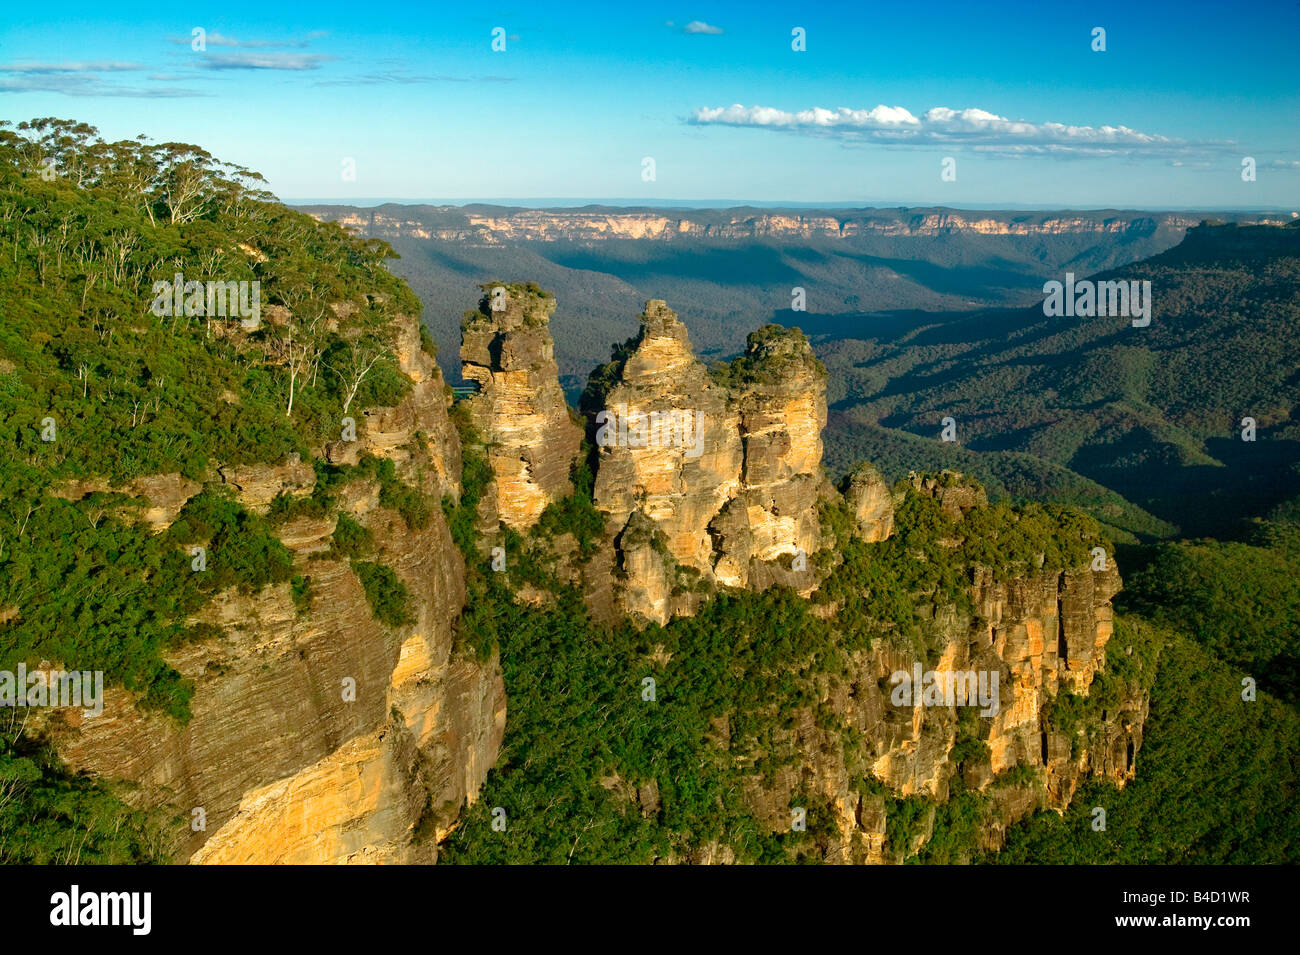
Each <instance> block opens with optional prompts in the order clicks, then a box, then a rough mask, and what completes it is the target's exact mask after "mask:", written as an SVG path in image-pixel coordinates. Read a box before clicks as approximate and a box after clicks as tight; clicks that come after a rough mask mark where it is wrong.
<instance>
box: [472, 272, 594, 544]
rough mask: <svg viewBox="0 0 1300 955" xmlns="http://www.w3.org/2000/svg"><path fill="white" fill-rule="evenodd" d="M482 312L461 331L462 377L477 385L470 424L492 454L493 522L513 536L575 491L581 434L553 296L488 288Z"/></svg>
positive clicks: (488, 503)
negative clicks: (556, 332) (564, 384)
mask: <svg viewBox="0 0 1300 955" xmlns="http://www.w3.org/2000/svg"><path fill="white" fill-rule="evenodd" d="M483 290H484V292H485V294H484V296H483V300H482V302H481V303H480V305H479V308H478V310H477V311H474V312H470V313H468V314H467V315H466V316H465V319H464V321H463V323H462V325H461V347H460V357H461V362H462V369H463V373H464V376H465V378H466V379H467V380H468V381H472V382H475V383H476V384H477V385H478V394H477V395H475V396H473V397H472V398H470V399H469V401H468V406H469V411H470V418H471V420H472V421H473V423H474V426H475V428H476V429H477V431H478V433H479V435H480V436H481V438H482V440H483V443H484V445H485V447H486V449H487V456H488V464H489V466H490V467H491V469H492V483H491V485H490V487H489V488H488V490H487V493H486V494H485V495H484V499H483V508H484V510H485V511H486V516H487V519H488V521H489V523H495V521H496V520H500V521H501V522H502V523H503V524H505V525H506V526H507V527H510V528H512V529H513V530H527V529H528V528H529V527H532V526H533V525H534V524H535V523H537V519H538V518H539V517H540V516H541V514H542V511H544V510H545V509H546V505H547V504H549V503H551V502H552V501H555V500H558V499H559V498H562V497H564V496H565V495H567V494H568V493H569V491H570V489H571V488H570V485H569V471H570V468H571V467H572V465H573V460H574V457H575V456H576V455H577V453H578V446H579V445H580V444H581V442H582V430H581V429H580V428H579V427H578V426H577V425H576V424H574V423H573V422H572V421H571V420H570V419H569V410H568V406H567V405H566V404H565V401H564V392H563V391H562V390H561V389H560V382H559V378H558V369H557V366H556V364H555V344H554V342H553V341H552V339H551V332H550V328H549V327H548V326H549V323H550V317H551V313H552V312H553V311H554V310H555V299H554V297H553V296H551V295H548V294H546V293H543V292H541V291H540V290H539V289H538V288H537V287H536V286H529V285H518V284H514V285H508V286H506V285H497V286H493V285H484V286H483Z"/></svg>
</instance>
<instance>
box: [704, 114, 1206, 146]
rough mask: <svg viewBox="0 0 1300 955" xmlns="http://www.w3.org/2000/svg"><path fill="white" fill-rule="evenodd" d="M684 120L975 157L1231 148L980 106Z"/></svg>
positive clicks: (745, 115)
mask: <svg viewBox="0 0 1300 955" xmlns="http://www.w3.org/2000/svg"><path fill="white" fill-rule="evenodd" d="M689 121H690V122H691V123H693V124H695V125H699V126H748V127H756V128H759V129H778V130H785V131H788V132H797V133H805V134H809V135H821V136H833V137H836V138H840V139H843V140H848V141H861V142H873V143H882V144H886V145H895V146H965V147H969V148H971V149H972V150H976V151H980V152H1001V153H1005V154H1008V155H1026V154H1036V153H1047V154H1058V155H1067V154H1068V155H1080V156H1083V155H1097V156H1101V155H1114V154H1117V153H1131V152H1137V151H1142V152H1153V153H1160V152H1165V153H1177V152H1184V151H1196V150H1204V149H1207V148H1218V147H1222V146H1226V145H1229V144H1228V143H1189V142H1187V141H1185V140H1181V139H1174V138H1170V137H1168V136H1161V135H1158V134H1155V133H1145V132H1141V131H1139V130H1136V129H1131V128H1130V127H1128V126H1110V125H1106V126H1076V125H1071V124H1067V123H1053V122H1047V123H1032V122H1029V121H1027V120H1013V119H1008V118H1006V117H1005V116H999V115H997V114H996V113H990V112H988V111H987V110H983V109H949V108H948V107H946V106H936V107H934V108H933V109H929V110H926V111H925V112H924V113H922V114H921V115H920V116H916V115H914V114H913V113H912V112H910V111H909V110H907V109H906V108H904V107H902V106H884V105H880V106H876V107H875V108H874V109H849V108H847V107H843V106H841V107H839V108H837V109H825V108H822V107H813V108H811V109H804V110H799V111H798V112H793V113H792V112H787V111H785V110H780V109H775V108H773V107H769V106H742V105H740V104H736V105H733V106H722V107H707V106H703V107H700V108H699V109H696V110H695V111H694V112H693V113H692V114H691V117H690V120H689Z"/></svg>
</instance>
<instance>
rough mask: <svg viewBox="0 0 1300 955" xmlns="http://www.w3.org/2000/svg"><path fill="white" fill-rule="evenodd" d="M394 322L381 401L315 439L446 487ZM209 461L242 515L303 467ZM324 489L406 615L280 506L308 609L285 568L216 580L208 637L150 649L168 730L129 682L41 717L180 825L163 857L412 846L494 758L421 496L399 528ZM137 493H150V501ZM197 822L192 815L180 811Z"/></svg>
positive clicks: (434, 409) (355, 489)
mask: <svg viewBox="0 0 1300 955" xmlns="http://www.w3.org/2000/svg"><path fill="white" fill-rule="evenodd" d="M394 331H395V341H396V342H397V346H396V349H395V353H396V358H397V361H398V364H399V367H400V368H401V370H402V372H403V373H404V374H406V375H407V376H408V378H410V379H411V381H412V383H413V387H412V389H411V392H410V393H409V394H408V395H407V397H406V398H405V399H404V400H403V401H402V403H401V404H400V405H398V406H396V407H393V408H377V409H369V411H368V413H367V414H366V416H365V419H364V421H363V422H361V427H359V429H358V437H357V441H356V442H350V444H354V445H355V447H346V448H345V447H341V446H336V447H335V451H336V452H337V456H340V457H343V458H344V459H346V458H347V457H352V458H354V459H355V457H356V456H358V455H359V454H360V453H362V452H366V453H369V454H372V455H376V456H379V457H387V458H389V459H390V460H392V461H393V462H394V465H395V469H396V472H397V474H398V475H399V477H400V478H401V479H403V480H405V481H407V483H408V484H411V485H413V486H416V487H419V488H420V489H421V490H423V491H424V492H425V493H426V494H429V495H438V494H443V493H450V494H453V495H454V494H456V493H458V491H459V475H460V446H459V440H458V438H457V437H456V433H455V430H454V428H453V427H452V425H451V423H450V421H449V420H448V418H447V407H446V398H445V397H444V386H443V381H442V376H441V374H440V373H439V371H438V369H437V366H436V365H435V364H434V363H433V361H432V359H431V358H430V356H428V355H427V354H425V353H424V352H423V351H422V350H421V349H420V347H419V344H420V337H419V330H418V326H417V325H416V323H415V321H414V320H413V319H404V320H402V322H401V323H400V327H398V328H397V329H395V330H394ZM218 475H219V477H217V479H218V480H222V479H224V481H225V482H226V483H228V484H230V485H232V486H233V488H234V490H235V493H236V496H237V498H238V499H239V500H240V501H241V503H243V504H244V505H245V506H247V507H250V508H255V509H259V510H264V509H265V508H266V506H267V505H268V504H269V502H270V501H271V500H272V499H274V497H275V496H276V495H277V494H280V493H290V494H295V493H296V494H305V493H309V492H310V491H311V488H312V486H313V484H314V482H315V475H314V473H313V472H312V469H311V468H310V467H307V466H305V465H304V464H303V462H301V461H298V460H296V459H290V460H287V461H283V462H279V463H271V464H266V465H261V466H257V465H246V466H243V467H240V468H238V469H232V468H219V469H218ZM173 483H174V482H173ZM151 487H152V485H147V486H142V490H144V491H146V493H147V491H148V489H149V488H151ZM190 491H191V489H190V488H189V487H188V486H186V487H185V488H184V490H183V491H182V493H183V494H187V493H189V492H190ZM171 496H175V495H171ZM171 496H168V498H167V499H168V501H170V497H171ZM337 497H338V500H337V509H338V512H340V513H345V514H347V515H349V516H350V517H351V518H352V519H353V520H355V521H356V522H358V523H359V524H361V525H362V526H363V527H365V528H367V529H368V530H369V531H370V532H371V534H372V535H373V538H374V540H375V542H376V544H375V546H376V548H377V553H376V554H375V555H374V557H375V559H376V560H377V561H380V562H382V564H384V565H385V566H387V567H389V568H391V570H392V571H393V572H394V573H395V574H396V576H397V578H398V580H400V582H401V583H402V584H403V585H404V586H405V587H406V589H407V591H408V593H409V595H410V615H409V616H410V620H409V622H408V623H406V624H403V625H400V626H390V625H387V624H384V623H381V622H380V621H379V620H378V619H376V617H375V615H374V613H373V612H372V610H371V607H370V604H369V602H368V600H367V596H366V593H365V591H364V588H363V586H362V584H361V582H360V579H359V578H358V576H357V573H356V572H355V570H354V569H353V567H352V566H351V564H350V562H349V561H348V560H347V559H340V558H335V557H333V556H331V552H330V551H329V544H330V536H331V534H332V533H333V531H334V527H335V523H336V521H337V520H338V516H337V514H336V513H335V514H331V515H330V516H327V517H325V518H314V517H308V518H300V519H297V520H294V521H293V522H291V523H288V524H285V525H283V526H282V527H281V528H279V529H278V530H279V532H280V536H281V540H282V542H283V543H284V544H285V545H286V546H287V547H289V548H290V550H291V552H292V553H293V555H294V572H295V573H296V574H298V575H300V576H301V577H302V578H305V579H306V580H307V581H308V583H309V604H308V606H307V607H306V608H305V609H304V608H302V607H300V606H298V605H297V604H296V603H295V601H294V599H293V595H292V594H291V586H290V584H288V583H285V584H280V585H273V586H269V587H266V588H264V589H263V590H262V591H260V592H258V593H256V594H251V595H249V594H241V593H236V592H228V593H223V594H221V595H219V596H218V597H217V598H216V599H215V600H214V601H213V602H212V603H211V604H209V605H208V606H207V607H205V608H204V610H203V611H202V612H201V613H200V615H199V617H198V618H197V620H196V622H202V623H207V624H210V625H213V626H215V627H217V628H219V629H220V631H221V636H220V637H218V638H214V639H211V640H204V641H202V642H198V643H192V644H188V645H185V646H182V647H179V648H176V649H175V650H172V651H170V652H169V653H168V655H167V659H168V662H169V663H170V664H171V665H172V666H174V667H175V668H176V669H177V670H179V671H180V673H181V674H182V675H184V676H185V677H187V678H188V679H190V680H192V681H193V684H194V695H193V698H192V701H191V712H192V716H191V718H190V720H189V721H188V722H187V723H186V724H185V725H184V726H180V725H177V724H176V723H175V722H173V721H171V720H170V719H168V718H166V717H163V716H160V715H157V714H149V713H145V712H142V711H141V710H139V709H138V708H137V707H136V706H135V705H134V703H135V701H134V699H133V697H132V695H131V694H130V693H128V692H127V691H126V690H123V689H121V688H116V687H111V688H108V689H106V692H105V697H106V699H105V706H104V713H103V715H102V716H100V717H98V718H94V719H90V720H83V719H81V718H80V712H79V711H76V710H72V711H62V710H60V711H56V712H57V714H58V716H56V717H55V722H54V723H53V725H51V726H50V727H49V729H51V731H52V735H53V739H54V740H55V742H56V745H57V746H58V749H59V752H60V754H61V756H62V757H63V758H64V759H65V760H66V761H67V762H68V764H69V765H70V766H72V767H75V768H77V769H84V770H88V771H92V772H95V773H97V774H100V775H103V776H106V777H109V778H112V779H117V780H125V781H127V782H129V783H132V784H134V785H135V786H136V787H137V790H136V791H137V798H139V799H140V800H141V801H142V802H144V803H147V804H150V805H163V806H166V807H169V809H170V810H171V811H172V812H173V813H175V815H176V816H177V817H179V818H180V819H181V820H183V824H184V832H185V834H186V839H185V841H184V843H183V844H182V845H179V846H177V847H175V848H176V852H177V856H178V857H179V858H181V859H184V858H186V857H189V858H190V859H191V861H194V862H258V863H280V862H296V863H328V862H353V861H355V862H374V861H387V862H403V861H407V862H409V861H428V860H430V859H431V858H432V857H433V854H434V853H435V852H436V842H435V839H436V836H437V835H438V834H439V833H442V832H445V831H447V829H448V828H449V827H450V826H451V825H453V823H454V820H455V819H456V817H457V814H458V812H459V809H460V807H461V806H462V805H463V804H464V803H465V802H466V801H468V800H472V799H473V798H474V796H475V793H476V791H477V789H478V787H479V786H480V785H481V783H482V781H483V779H484V778H485V776H486V774H487V772H488V770H489V769H490V767H491V766H492V764H493V762H494V761H495V759H496V754H497V751H498V748H499V746H500V743H501V739H502V735H503V733H504V725H505V693H504V687H503V685H502V681H501V674H500V670H499V667H498V665H497V663H496V661H495V660H489V661H488V662H487V663H486V664H480V663H478V662H477V661H475V660H473V659H466V658H463V657H461V656H459V655H458V654H456V653H454V652H453V632H452V624H453V622H454V620H455V618H456V617H457V615H458V614H459V613H460V610H461V607H462V605H463V603H464V564H463V561H462V559H461V556H460V553H459V551H458V550H457V548H456V546H455V545H454V544H453V542H452V540H451V537H450V534H449V532H448V529H447V525H446V522H445V521H444V519H443V516H442V513H441V511H440V509H439V508H438V507H437V506H436V504H435V505H434V506H432V507H431V508H430V509H429V519H428V521H427V523H426V524H425V525H424V526H422V527H410V526H408V525H407V522H406V521H405V520H404V518H403V517H402V516H401V515H399V514H398V513H397V512H396V511H394V510H392V509H391V508H388V507H383V506H381V505H380V503H379V498H380V494H379V485H378V481H377V480H375V479H373V478H368V477H360V478H356V479H353V480H351V481H349V482H348V483H346V484H345V485H343V487H342V488H341V489H340V490H339V491H338V493H337ZM151 503H153V504H154V506H158V502H157V501H156V500H154V499H153V497H152V496H151ZM171 516H172V517H174V514H172V515H171ZM349 687H354V688H355V695H354V696H353V695H351V694H350V693H349V692H348V690H349ZM196 810H202V812H201V814H196V812H195V811H196ZM200 817H201V819H202V822H203V825H202V826H201V827H196V826H192V825H190V824H191V823H192V822H194V821H195V820H197V819H199V818H200Z"/></svg>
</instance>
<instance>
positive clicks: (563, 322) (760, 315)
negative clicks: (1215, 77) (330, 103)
mask: <svg viewBox="0 0 1300 955" xmlns="http://www.w3.org/2000/svg"><path fill="white" fill-rule="evenodd" d="M300 208H301V209H302V211H305V212H307V213H309V214H311V215H312V216H314V217H315V218H317V219H321V220H327V221H335V222H339V223H340V224H342V225H344V226H346V227H347V228H348V229H349V230H350V231H352V232H355V233H357V234H359V235H362V236H365V237H367V238H378V239H382V240H384V241H387V242H389V243H390V244H391V245H392V246H393V248H394V249H395V250H396V251H397V252H398V253H399V254H400V255H401V257H402V258H401V260H400V261H397V262H395V263H394V264H393V270H394V271H395V272H397V274H398V275H400V276H401V277H403V278H404V279H406V280H407V282H408V283H409V284H410V285H411V287H412V288H413V289H414V290H415V292H416V293H417V294H418V295H419V297H420V299H421V301H423V302H424V305H425V308H424V321H425V324H426V325H427V326H428V327H429V329H430V331H431V332H432V333H433V335H434V338H436V339H437V340H438V341H454V340H455V339H456V336H457V335H459V333H460V317H461V315H462V313H463V312H464V311H465V310H466V309H468V308H472V307H474V305H475V304H476V302H475V299H474V294H473V290H474V289H476V288H477V286H478V284H479V283H482V282H489V281H513V280H520V279H527V280H530V281H536V282H538V283H539V284H541V285H542V286H543V287H545V288H547V289H550V290H552V291H553V292H554V294H555V296H556V298H557V300H558V301H559V303H560V305H559V308H558V310H557V312H556V314H555V317H554V321H553V324H552V329H553V332H554V336H555V357H556V361H557V363H558V365H559V368H560V380H561V383H562V384H563V385H564V388H565V391H566V393H567V394H568V396H569V398H570V400H571V401H574V400H576V399H577V396H578V394H579V393H580V392H581V391H582V388H583V385H584V384H585V382H586V376H587V372H588V371H589V370H590V369H591V368H592V367H593V366H594V365H597V364H599V363H601V362H603V361H605V360H606V358H607V357H608V355H609V348H610V346H611V345H613V344H615V343H617V342H621V341H624V340H626V339H627V338H628V336H629V335H632V334H634V333H635V332H636V325H635V322H634V321H633V320H632V319H630V318H629V317H628V316H633V315H636V314H637V313H638V311H639V309H640V308H641V305H642V304H643V303H644V302H645V301H647V300H648V299H664V300H666V301H673V302H677V303H680V306H681V308H682V312H683V315H685V316H686V317H687V319H688V320H689V321H690V323H691V328H692V334H693V336H694V341H695V346H696V349H697V351H698V353H699V354H700V356H701V357H702V358H704V359H705V360H715V359H721V358H726V357H729V356H731V355H735V354H737V353H739V352H740V351H741V350H742V349H743V348H744V345H745V335H746V334H747V333H748V331H749V330H751V329H753V328H756V327H759V326H761V325H763V324H765V323H767V322H770V321H773V320H778V321H782V322H788V321H789V309H790V308H791V305H792V295H793V290H794V289H796V288H802V289H804V290H805V293H806V300H807V306H806V307H807V309H808V315H809V316H812V315H819V316H835V317H836V321H835V324H836V325H837V326H842V327H841V328H840V330H841V331H854V332H856V331H858V330H862V331H866V330H867V329H869V328H871V327H872V326H874V325H876V324H878V320H879V319H878V317H879V316H880V315H882V314H883V313H889V312H897V311H907V310H919V311H923V312H952V311H964V310H968V309H971V308H978V307H981V306H984V307H987V306H1001V305H1020V304H1026V303H1028V302H1030V301H1032V300H1033V299H1034V297H1035V296H1037V295H1038V294H1039V291H1040V290H1041V288H1042V284H1043V281H1044V280H1045V279H1046V278H1048V277H1050V276H1051V275H1053V274H1055V273H1058V272H1060V271H1063V270H1065V269H1070V270H1072V271H1074V272H1075V273H1076V274H1079V275H1085V274H1089V273H1093V272H1098V271H1101V270H1104V269H1108V268H1115V267H1117V266H1120V265H1124V264H1126V263H1128V262H1134V261H1137V260H1139V259H1142V258H1146V257H1148V256H1151V255H1155V254H1157V253H1159V252H1163V251H1164V250H1166V249H1168V248H1170V247H1172V246H1174V245H1176V244H1177V243H1178V242H1179V240H1180V239H1181V238H1182V237H1183V235H1184V233H1185V231H1186V229H1188V228H1190V227H1191V226H1194V225H1195V224H1196V223H1197V222H1199V221H1200V219H1201V218H1203V217H1201V216H1199V215H1198V214H1195V213H1149V212H1138V211H1117V210H1107V211H1100V212H1077V213H1076V212H1021V211H1014V212H1013V211H1002V212H984V211H979V212H968V211H958V210H954V209H945V208H939V207H925V208H919V207H918V208H897V209H799V210H780V209H770V208H755V207H736V208H731V209H677V210H665V209H663V208H640V209H637V208H628V207H613V206H605V207H602V206H585V207H582V208H576V209H525V208H520V207H511V206H494V205H469V206H427V205H426V206H421V205H398V204H388V205H383V206H378V207H374V208H358V207H354V206H342V205H316V206H302V207H300ZM1229 218H1231V219H1233V221H1243V222H1253V221H1259V220H1261V219H1263V218H1264V217H1263V216H1258V215H1239V216H1235V217H1233V216H1230V217H1229ZM1269 221H1273V220H1269ZM783 313H784V314H783ZM798 319H799V320H802V319H803V316H798ZM797 323H799V322H798V321H796V324H797ZM806 328H807V327H806V326H805V329H806ZM439 363H440V365H441V367H442V371H443V374H444V375H446V376H447V379H448V381H451V382H453V383H455V382H458V381H459V380H460V373H461V369H460V367H459V365H458V363H457V362H456V361H455V356H454V355H452V354H451V353H450V352H449V351H448V352H445V353H444V354H443V355H441V356H440V357H439Z"/></svg>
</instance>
